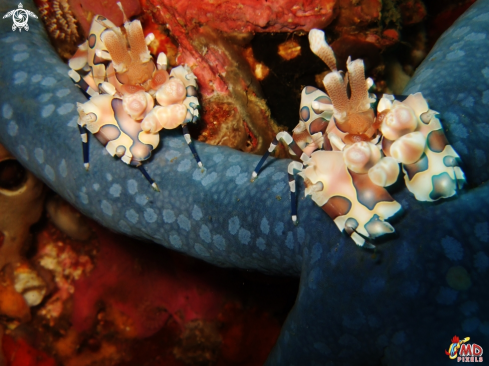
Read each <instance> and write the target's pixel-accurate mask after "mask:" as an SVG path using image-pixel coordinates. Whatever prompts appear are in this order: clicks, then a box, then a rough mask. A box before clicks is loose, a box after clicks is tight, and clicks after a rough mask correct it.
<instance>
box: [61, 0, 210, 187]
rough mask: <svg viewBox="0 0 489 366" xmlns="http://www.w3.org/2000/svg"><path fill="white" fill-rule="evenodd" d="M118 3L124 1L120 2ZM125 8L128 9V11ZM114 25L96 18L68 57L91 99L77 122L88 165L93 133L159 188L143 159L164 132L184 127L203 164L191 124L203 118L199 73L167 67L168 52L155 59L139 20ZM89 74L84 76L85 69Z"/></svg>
mask: <svg viewBox="0 0 489 366" xmlns="http://www.w3.org/2000/svg"><path fill="white" fill-rule="evenodd" d="M118 5H119V7H120V8H121V11H122V7H121V6H120V3H118ZM123 13H124V12H123ZM124 20H125V23H124V27H123V28H122V27H120V28H118V27H115V25H114V24H113V23H112V22H110V21H109V20H108V19H106V18H105V17H102V16H101V15H97V16H95V17H94V20H93V22H92V26H91V29H90V34H89V36H88V39H87V41H85V42H84V43H83V44H82V45H80V46H79V48H78V51H77V52H76V53H75V55H74V56H73V57H72V59H71V60H70V61H69V65H70V67H71V70H70V72H69V75H70V77H71V78H72V79H73V81H74V82H75V84H77V85H78V86H79V87H80V88H81V89H82V91H83V92H84V93H85V95H86V96H87V98H89V100H88V101H87V102H86V103H83V104H81V103H79V104H78V113H79V116H80V118H79V120H78V125H79V129H80V135H81V139H82V143H83V160H84V165H85V168H86V169H87V170H88V168H89V154H88V135H87V131H89V132H91V133H92V134H93V135H94V136H95V137H96V138H97V140H99V141H100V142H101V143H102V144H103V145H104V146H105V147H106V149H107V151H108V152H109V153H110V154H111V155H112V156H117V157H119V158H121V160H122V161H123V162H124V163H126V164H128V165H132V166H135V167H137V168H138V169H139V170H140V171H141V173H142V174H143V175H144V177H145V178H146V179H147V180H148V182H149V183H150V184H151V186H152V187H153V188H154V189H155V190H157V191H158V190H159V189H158V185H157V184H156V182H155V181H154V180H153V179H152V178H151V177H150V176H149V174H148V173H147V172H146V170H145V169H144V167H143V165H142V163H143V162H144V161H145V160H147V159H149V158H150V156H151V152H152V151H153V150H154V149H155V148H156V147H157V146H158V144H159V141H160V139H159V131H160V130H162V129H174V128H176V127H178V126H182V128H183V134H184V137H185V140H186V142H187V144H188V146H189V148H190V150H191V151H192V154H193V155H194V157H195V159H196V161H197V164H198V165H199V167H202V162H201V161H200V158H199V155H198V154H197V152H196V150H195V147H194V145H193V144H192V140H191V138H190V134H189V131H188V127H187V124H188V123H195V122H197V120H198V119H199V109H200V105H199V101H198V99H197V82H196V77H195V75H194V74H193V73H192V71H191V70H190V68H188V67H187V66H186V65H185V66H178V67H175V68H173V69H172V70H171V71H170V74H168V72H167V57H166V55H165V54H164V53H160V54H159V55H158V58H157V60H156V64H155V62H154V60H153V57H152V55H151V54H150V52H149V50H148V47H147V45H148V44H149V43H150V42H151V41H152V40H153V39H154V36H153V35H152V34H149V35H148V36H147V37H146V38H145V37H144V34H143V29H142V27H141V23H140V22H139V20H134V21H132V22H130V21H128V20H127V18H126V17H125V14H124ZM83 71H85V72H86V74H85V75H84V76H83V77H82V76H81V75H80V73H82V72H83Z"/></svg>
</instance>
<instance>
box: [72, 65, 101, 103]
mask: <svg viewBox="0 0 489 366" xmlns="http://www.w3.org/2000/svg"><path fill="white" fill-rule="evenodd" d="M68 75H69V76H70V78H71V80H73V82H74V83H75V85H76V86H78V87H79V88H80V89H81V91H82V92H83V94H84V95H85V97H87V99H90V97H92V96H94V95H98V94H99V93H98V92H97V91H96V90H94V89H93V88H92V87H91V86H90V85H89V84H88V83H87V82H86V80H85V79H84V78H83V77H82V76H81V75H80V74H79V73H77V72H76V71H75V70H70V71H68Z"/></svg>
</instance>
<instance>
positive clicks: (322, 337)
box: [0, 0, 489, 365]
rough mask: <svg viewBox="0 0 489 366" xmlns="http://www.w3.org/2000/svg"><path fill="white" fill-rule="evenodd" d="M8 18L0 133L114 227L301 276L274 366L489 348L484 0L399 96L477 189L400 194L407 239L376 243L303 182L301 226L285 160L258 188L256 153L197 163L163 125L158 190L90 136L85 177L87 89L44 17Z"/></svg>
mask: <svg viewBox="0 0 489 366" xmlns="http://www.w3.org/2000/svg"><path fill="white" fill-rule="evenodd" d="M4 4H5V5H4ZM4 4H2V9H5V11H7V10H11V9H14V8H16V7H17V3H16V2H15V1H13V0H9V1H6V2H5V3H4ZM26 4H27V5H25V6H26V8H29V9H30V10H33V11H34V7H33V5H32V4H31V3H26ZM10 22H11V19H7V20H3V21H2V22H0V44H1V45H2V48H3V49H4V50H5V52H3V53H2V55H1V56H0V63H1V64H2V68H1V69H0V80H2V83H4V84H5V85H6V86H7V89H6V90H8V93H2V94H1V95H0V120H1V123H0V140H1V142H2V143H3V144H5V146H6V147H7V148H8V149H9V150H10V151H12V153H13V154H15V155H16V156H17V157H18V158H19V160H20V162H21V163H22V164H24V165H25V166H26V167H28V168H29V169H30V170H31V171H32V172H34V174H36V175H37V176H39V177H41V178H42V179H43V180H44V181H45V182H46V183H47V184H48V185H49V186H51V187H52V188H53V189H54V190H56V191H57V192H58V193H59V194H60V195H61V196H63V197H64V198H65V199H67V200H68V202H70V203H71V204H72V205H74V206H75V207H77V208H78V209H80V210H81V211H82V212H83V213H85V214H86V215H88V216H89V217H92V218H94V219H95V220H97V221H98V222H100V223H102V224H103V225H105V226H106V227H108V228H110V229H112V230H116V231H120V232H123V233H126V234H129V235H131V236H135V237H139V238H144V239H147V240H152V241H155V242H157V243H160V244H162V245H165V246H167V247H169V248H173V249H175V250H178V251H181V252H184V253H187V254H189V255H192V256H194V257H197V258H201V259H203V260H205V261H207V262H210V263H213V264H216V265H219V266H223V267H239V268H245V269H249V270H257V271H262V272H266V273H280V274H283V275H293V276H298V275H300V276H301V285H300V290H299V293H298V297H297V301H296V304H295V306H294V308H293V309H292V311H291V313H290V314H289V317H288V319H287V321H286V322H285V324H284V327H283V328H282V332H281V335H280V337H279V340H278V341H277V344H276V346H275V348H274V350H273V351H272V353H271V354H270V356H269V359H268V364H269V365H280V364H284V362H287V363H288V364H304V362H306V361H305V360H307V363H308V364H311V365H314V364H320V365H325V364H328V362H329V363H330V364H342V365H343V364H351V365H369V364H373V365H377V364H379V363H381V362H382V363H385V364H388V365H414V364H419V362H422V363H426V364H428V363H430V364H437V365H438V364H440V365H443V364H447V365H448V364H449V363H451V362H453V361H451V360H450V359H449V358H448V357H447V356H446V355H445V354H444V353H443V350H444V349H446V348H447V347H448V345H449V343H450V338H451V337H452V336H453V334H457V335H460V336H461V337H465V336H470V337H471V341H473V342H475V343H477V344H481V345H482V346H484V345H485V344H489V331H488V329H489V317H488V314H489V312H488V311H487V309H488V308H489V293H488V291H489V290H488V288H487V286H486V283H487V281H486V278H487V274H488V271H489V248H488V243H489V234H488V232H489V221H488V219H487V218H488V217H489V209H488V207H489V186H488V185H487V184H485V185H483V184H481V183H482V182H484V181H487V179H488V176H489V169H488V168H489V166H488V165H489V161H488V159H487V154H489V148H488V145H487V143H486V139H487V137H488V136H489V132H488V127H487V122H486V115H487V113H488V107H487V103H489V102H488V100H489V99H488V98H489V97H488V95H489V57H487V55H489V44H488V43H487V39H486V37H487V33H488V32H489V1H487V0H480V1H479V2H477V3H476V4H475V5H474V6H473V7H472V8H471V9H469V10H468V11H467V13H466V14H465V15H464V16H463V17H461V18H460V19H459V20H458V21H457V22H456V23H455V24H454V26H453V27H452V28H450V29H449V30H448V31H447V33H445V35H444V36H443V37H442V38H441V39H440V41H439V42H438V44H437V45H436V47H435V48H434V49H433V51H432V52H431V54H430V55H429V56H428V57H427V59H426V61H425V62H424V63H423V64H422V66H421V67H420V68H419V70H418V71H417V73H416V75H415V77H414V78H413V80H412V81H411V83H410V85H409V86H408V88H407V90H406V93H414V92H417V91H421V92H423V94H424V95H425V96H426V98H427V99H428V100H429V103H430V106H431V107H432V108H433V109H435V110H437V111H439V112H440V113H441V115H440V117H441V118H440V119H441V120H442V123H443V126H444V128H445V131H446V134H447V138H448V140H449V141H450V142H451V143H452V144H453V146H454V148H455V149H456V150H457V152H458V153H459V154H460V156H461V157H462V161H463V162H464V163H465V166H464V171H465V173H466V175H467V181H468V184H469V189H468V190H467V191H466V192H462V194H461V196H460V197H459V198H456V199H453V200H446V201H444V202H441V203H439V204H436V205H433V204H426V203H420V202H417V201H416V200H415V198H414V197H413V196H412V195H411V194H410V193H409V192H408V190H407V189H404V188H403V189H401V190H400V191H397V192H393V194H392V195H393V197H394V198H395V199H396V201H398V202H400V203H401V204H402V206H403V207H404V208H405V209H406V212H407V213H408V214H407V215H405V217H403V218H400V219H399V222H397V223H395V226H396V231H397V232H398V236H397V237H396V238H393V239H392V240H390V241H387V242H385V243H384V244H382V245H381V246H379V247H378V250H377V251H376V252H370V251H365V250H361V249H359V248H358V247H357V246H355V245H354V244H353V243H352V242H351V239H349V238H348V237H345V236H343V235H341V234H340V233H339V232H338V231H337V229H336V227H335V225H334V223H333V222H332V220H330V219H329V218H328V217H327V215H326V214H325V213H324V212H322V210H321V209H320V208H319V207H317V206H316V205H315V204H314V203H313V202H312V201H311V200H310V199H303V198H302V196H303V192H304V187H303V184H302V183H301V181H300V180H298V183H299V184H298V185H297V191H298V194H299V195H300V196H299V197H300V199H299V200H298V201H299V202H298V215H299V217H301V222H300V224H299V225H298V226H294V225H293V224H292V222H291V221H290V211H289V203H288V200H287V199H286V198H288V196H289V187H288V185H287V178H286V177H287V174H286V172H287V165H288V164H289V163H290V160H288V159H284V160H272V159H271V161H270V162H267V164H266V165H265V167H266V169H265V170H264V171H263V172H262V174H261V175H260V177H259V179H257V180H256V182H254V183H250V182H249V174H250V173H251V171H252V170H253V167H254V166H256V164H257V162H258V159H259V157H257V156H254V155H250V154H245V153H241V152H238V151H234V150H231V149H229V148H225V147H215V146H208V145H204V144H199V143H197V144H196V149H197V151H198V152H199V154H200V156H201V158H202V161H204V162H205V166H206V170H204V171H203V172H202V171H201V170H200V169H195V168H194V166H193V164H192V162H193V160H192V159H193V157H192V155H191V153H190V151H188V148H187V146H186V143H185V141H184V138H183V137H182V136H181V135H179V134H175V133H165V134H164V135H163V136H162V142H161V149H160V150H159V151H155V154H154V157H153V159H152V160H151V161H150V162H149V163H148V164H146V167H147V170H148V172H149V173H150V174H151V175H152V176H153V177H154V178H155V180H156V181H157V182H158V183H159V184H160V187H161V188H162V192H161V193H155V192H153V191H152V189H151V187H149V185H148V184H147V182H146V181H145V180H144V178H143V177H142V176H140V174H139V172H137V171H135V170H134V169H130V168H129V167H127V166H125V165H124V164H122V163H121V162H118V161H114V160H113V159H112V158H110V156H108V155H106V154H104V152H103V151H104V150H103V148H102V146H99V145H97V143H93V144H92V149H91V163H92V164H91V170H90V171H89V172H86V171H85V169H84V168H83V159H82V152H81V144H80V142H79V137H78V136H79V134H78V131H77V129H76V120H77V114H76V107H75V103H76V102H82V101H84V97H83V95H81V93H80V92H79V90H78V89H77V88H76V87H75V86H73V85H72V84H71V81H70V80H69V78H68V77H67V76H66V73H67V71H68V66H67V65H64V64H63V63H62V62H61V61H59V60H58V59H57V55H56V54H55V52H54V51H53V50H52V48H51V46H50V45H49V44H48V42H47V39H46V36H45V33H44V30H43V29H42V27H41V25H40V23H39V22H38V21H37V20H35V19H29V26H30V30H29V31H28V32H22V33H19V32H15V33H14V32H12V30H11V23H10ZM486 94H487V95H486ZM92 141H93V139H92ZM469 218H470V219H469ZM455 265H456V266H462V267H464V268H465V269H466V270H467V274H468V276H469V277H470V283H471V286H470V288H468V289H467V290H465V291H459V290H456V289H454V288H452V287H450V285H448V284H447V280H446V277H447V273H448V271H449V270H450V268H451V267H453V266H455ZM466 280H467V279H464V281H466ZM466 287H467V286H464V288H466ZM420 360H422V361H420Z"/></svg>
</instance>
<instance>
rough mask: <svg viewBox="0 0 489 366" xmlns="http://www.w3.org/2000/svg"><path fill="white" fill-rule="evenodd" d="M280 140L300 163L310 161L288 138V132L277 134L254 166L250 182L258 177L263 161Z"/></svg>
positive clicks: (290, 138)
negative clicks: (298, 158)
mask: <svg viewBox="0 0 489 366" xmlns="http://www.w3.org/2000/svg"><path fill="white" fill-rule="evenodd" d="M280 140H282V141H283V142H285V143H286V144H287V146H288V147H289V149H290V150H292V152H293V153H294V154H295V155H296V156H299V157H300V159H301V161H302V162H304V163H307V162H308V161H309V160H310V159H311V158H310V157H309V156H308V155H307V154H305V153H304V151H302V149H301V148H300V147H299V145H297V144H296V143H295V141H294V139H293V138H292V136H290V134H289V133H288V132H285V131H282V132H279V133H278V134H277V136H276V137H275V138H274V139H273V141H272V143H271V144H270V147H269V148H268V151H267V152H266V153H265V154H264V155H263V156H262V158H261V159H260V161H259V162H258V164H257V165H256V168H255V170H254V171H253V173H252V174H251V181H252V182H253V181H254V180H255V179H256V177H257V176H258V173H259V172H260V169H261V167H262V165H263V163H265V160H267V158H268V157H269V156H270V154H271V153H272V152H273V151H274V150H275V148H276V147H277V145H278V142H279V141H280Z"/></svg>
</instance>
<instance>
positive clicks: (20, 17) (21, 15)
mask: <svg viewBox="0 0 489 366" xmlns="http://www.w3.org/2000/svg"><path fill="white" fill-rule="evenodd" d="M29 16H31V17H33V18H36V19H37V15H36V14H34V13H33V12H32V11H29V10H25V9H24V6H23V5H22V3H19V8H18V9H15V10H11V11H9V12H8V13H7V14H5V15H4V16H3V19H5V18H8V17H12V20H13V21H14V25H12V30H13V31H15V30H16V29H18V30H19V32H22V28H23V29H25V30H26V31H28V30H29V25H28V24H27V22H28V21H29Z"/></svg>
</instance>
